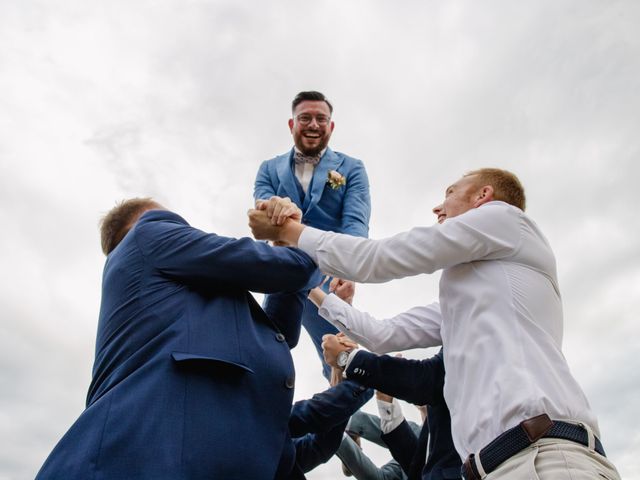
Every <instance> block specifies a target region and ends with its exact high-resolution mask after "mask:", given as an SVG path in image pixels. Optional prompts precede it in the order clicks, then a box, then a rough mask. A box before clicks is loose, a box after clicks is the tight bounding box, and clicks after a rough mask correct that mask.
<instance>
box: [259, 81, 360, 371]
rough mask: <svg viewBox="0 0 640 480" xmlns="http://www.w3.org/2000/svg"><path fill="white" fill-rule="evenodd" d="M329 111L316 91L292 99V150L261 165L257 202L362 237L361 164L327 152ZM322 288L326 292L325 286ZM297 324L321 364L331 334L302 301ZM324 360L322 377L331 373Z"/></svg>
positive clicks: (311, 307) (332, 330)
mask: <svg viewBox="0 0 640 480" xmlns="http://www.w3.org/2000/svg"><path fill="white" fill-rule="evenodd" d="M332 113H333V106H332V105H331V103H329V101H328V100H327V99H326V98H325V96H324V95H323V94H322V93H320V92H314V91H309V92H300V93H299V94H298V95H296V97H295V98H294V99H293V103H292V118H290V119H289V129H290V130H291V134H292V136H293V141H294V144H295V146H294V147H293V148H292V149H291V150H290V151H288V152H287V153H284V154H283V155H279V156H277V157H275V158H272V159H271V160H266V161H264V162H263V163H262V165H260V169H259V170H258V175H257V177H256V182H255V189H254V198H255V200H256V202H258V201H260V200H268V199H269V198H270V197H272V196H274V195H277V196H279V197H289V198H290V199H291V200H292V201H293V202H294V203H295V204H296V205H298V207H300V209H301V210H302V223H304V224H305V225H310V226H312V227H316V228H320V229H322V230H331V231H333V232H338V233H347V234H349V235H354V236H358V237H367V236H368V233H369V217H370V216H371V201H370V197H369V180H368V178H367V172H366V171H365V168H364V164H363V163H362V161H361V160H357V159H355V158H352V157H349V156H348V155H345V154H343V153H340V152H334V151H333V150H331V149H330V148H329V147H328V144H329V139H330V138H331V133H332V132H333V128H334V123H333V121H332V120H331V114H332ZM325 288H327V287H325ZM302 324H303V326H304V327H305V329H306V330H307V332H309V335H310V336H311V339H312V340H313V343H314V345H315V347H316V350H317V351H318V355H319V357H320V359H321V360H322V347H321V344H322V336H323V335H324V334H326V333H336V332H337V330H336V329H335V327H333V326H332V325H331V324H330V323H329V322H327V321H326V320H324V319H323V318H321V317H320V316H319V315H318V309H317V308H316V307H315V305H313V304H312V303H311V302H309V301H307V303H306V304H305V307H304V313H303V316H302ZM322 361H323V373H324V375H325V377H327V378H329V374H330V368H329V367H328V366H327V365H326V364H325V363H324V360H322Z"/></svg>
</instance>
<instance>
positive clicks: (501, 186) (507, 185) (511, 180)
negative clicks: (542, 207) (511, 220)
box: [464, 168, 526, 211]
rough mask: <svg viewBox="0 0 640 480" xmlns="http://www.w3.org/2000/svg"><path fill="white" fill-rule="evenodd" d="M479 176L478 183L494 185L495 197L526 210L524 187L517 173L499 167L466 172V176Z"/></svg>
mask: <svg viewBox="0 0 640 480" xmlns="http://www.w3.org/2000/svg"><path fill="white" fill-rule="evenodd" d="M472 175H474V176H477V177H478V184H480V185H491V186H492V187H493V199H494V200H500V201H503V202H505V203H508V204H510V205H513V206H514V207H518V208H519V209H520V210H522V211H524V209H525V207H526V198H525V195H524V187H523V186H522V184H521V183H520V180H519V179H518V177H516V176H515V174H513V173H511V172H509V171H507V170H501V169H499V168H480V169H478V170H472V171H470V172H467V173H465V174H464V176H465V177H470V176H472Z"/></svg>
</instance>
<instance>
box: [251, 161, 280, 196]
mask: <svg viewBox="0 0 640 480" xmlns="http://www.w3.org/2000/svg"><path fill="white" fill-rule="evenodd" d="M275 194H276V189H275V187H274V185H273V183H272V182H271V177H270V175H269V161H268V160H265V161H264V162H262V164H261V165H260V168H259V169H258V173H257V174H256V181H255V183H254V185H253V199H254V200H255V201H256V202H257V201H258V200H267V199H269V198H271V197H273V196H274V195H275Z"/></svg>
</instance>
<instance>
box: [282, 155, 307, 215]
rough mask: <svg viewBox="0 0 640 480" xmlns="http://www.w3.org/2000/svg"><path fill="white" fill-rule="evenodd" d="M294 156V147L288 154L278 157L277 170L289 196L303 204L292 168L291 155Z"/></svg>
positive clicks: (295, 201)
mask: <svg viewBox="0 0 640 480" xmlns="http://www.w3.org/2000/svg"><path fill="white" fill-rule="evenodd" d="M292 156H293V149H291V151H290V152H289V154H288V155H286V154H285V155H281V156H280V157H278V160H277V162H278V163H277V166H276V171H277V173H278V180H280V185H282V186H283V188H284V189H285V191H286V192H287V196H288V197H289V198H290V199H291V200H292V201H293V202H294V203H295V204H296V205H302V198H300V192H299V191H298V186H297V184H296V178H295V174H294V173H293V169H292V168H291V157H292Z"/></svg>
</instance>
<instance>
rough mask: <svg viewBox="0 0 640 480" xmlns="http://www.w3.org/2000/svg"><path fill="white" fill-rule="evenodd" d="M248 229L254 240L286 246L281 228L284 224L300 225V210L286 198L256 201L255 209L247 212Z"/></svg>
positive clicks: (274, 197)
mask: <svg viewBox="0 0 640 480" xmlns="http://www.w3.org/2000/svg"><path fill="white" fill-rule="evenodd" d="M247 214H248V215H249V228H251V232H252V233H253V236H254V238H255V239H256V240H271V241H273V242H274V243H275V244H276V245H279V246H285V245H288V243H287V242H285V241H284V240H283V238H282V235H281V234H282V227H283V225H285V223H286V222H288V221H292V222H295V223H300V222H301V221H302V210H300V209H299V208H298V206H297V205H296V204H295V203H293V202H292V201H291V199H290V198H288V197H284V198H282V197H277V196H273V197H271V198H270V199H269V200H258V201H257V202H256V208H254V209H251V210H249V211H248V212H247Z"/></svg>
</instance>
